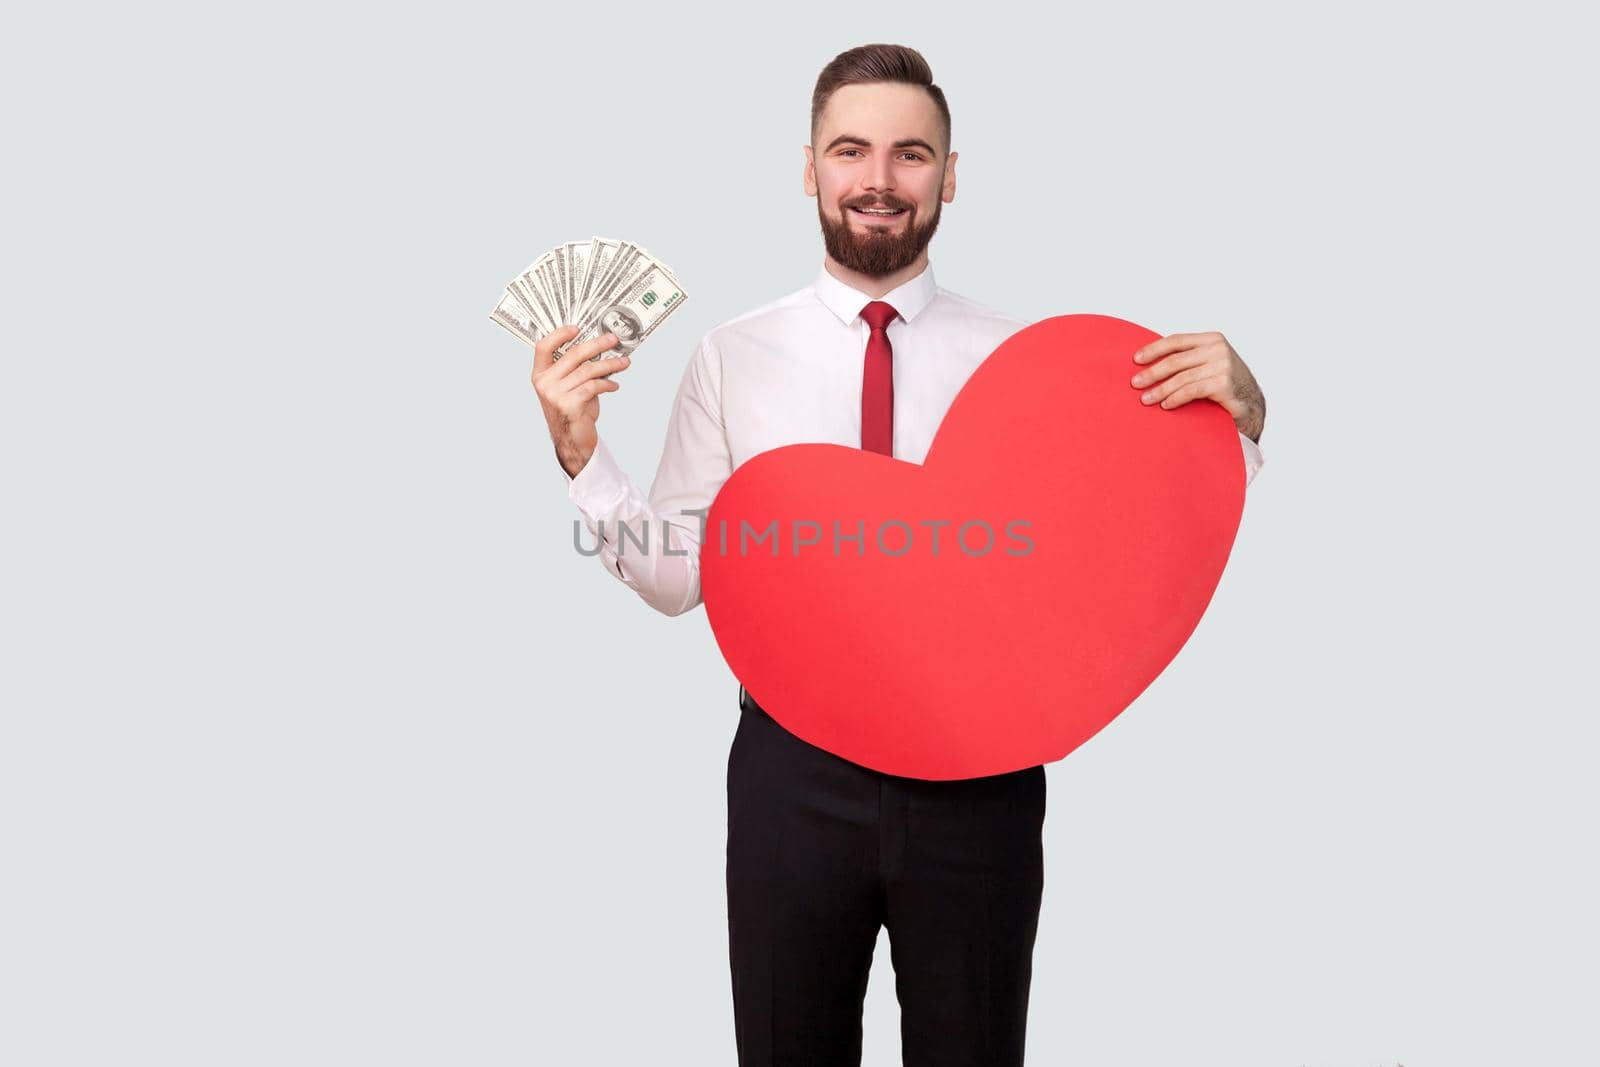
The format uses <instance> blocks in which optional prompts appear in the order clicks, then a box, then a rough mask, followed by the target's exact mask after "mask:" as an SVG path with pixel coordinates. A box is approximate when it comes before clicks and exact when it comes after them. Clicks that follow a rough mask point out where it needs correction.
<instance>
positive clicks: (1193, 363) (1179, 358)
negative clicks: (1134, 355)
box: [1130, 348, 1208, 388]
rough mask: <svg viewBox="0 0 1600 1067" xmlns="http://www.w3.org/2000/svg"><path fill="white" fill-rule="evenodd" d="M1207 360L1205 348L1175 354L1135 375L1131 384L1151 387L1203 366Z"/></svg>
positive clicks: (1190, 349)
mask: <svg viewBox="0 0 1600 1067" xmlns="http://www.w3.org/2000/svg"><path fill="white" fill-rule="evenodd" d="M1207 359H1208V354H1207V350H1206V349H1204V348H1189V349H1185V350H1184V351H1182V352H1174V353H1172V355H1170V356H1168V357H1166V358H1165V359H1163V360H1161V361H1160V362H1159V363H1155V364H1153V365H1151V366H1148V367H1146V368H1144V369H1143V370H1141V371H1140V372H1139V373H1138V374H1135V375H1134V376H1133V378H1132V379H1131V380H1130V384H1132V385H1133V386H1134V387H1136V388H1137V387H1140V386H1145V385H1150V384H1152V383H1154V382H1159V381H1162V380H1163V379H1166V378H1170V377H1171V376H1172V375H1174V374H1176V373H1178V372H1179V371H1181V370H1188V369H1189V368H1190V367H1198V366H1201V365H1203V364H1205V363H1206V362H1207Z"/></svg>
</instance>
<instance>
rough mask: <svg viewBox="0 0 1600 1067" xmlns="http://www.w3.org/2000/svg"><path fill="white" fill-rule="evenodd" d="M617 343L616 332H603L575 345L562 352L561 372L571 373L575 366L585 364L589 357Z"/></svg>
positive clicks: (613, 346) (563, 373) (564, 373)
mask: <svg viewBox="0 0 1600 1067" xmlns="http://www.w3.org/2000/svg"><path fill="white" fill-rule="evenodd" d="M616 344H617V335H616V334H614V333H603V334H601V335H600V336H598V337H591V338H589V339H588V340H587V341H585V342H583V344H581V345H574V346H573V347H572V348H569V349H567V350H566V351H565V352H563V353H561V359H560V366H561V367H562V368H563V369H562V370H561V371H560V374H561V375H563V376H565V375H567V374H571V373H572V368H573V367H578V366H582V365H584V364H585V363H587V362H588V361H589V357H591V356H596V355H599V354H600V353H601V352H604V351H605V350H606V349H608V348H615V347H616Z"/></svg>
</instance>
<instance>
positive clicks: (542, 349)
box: [533, 326, 578, 374]
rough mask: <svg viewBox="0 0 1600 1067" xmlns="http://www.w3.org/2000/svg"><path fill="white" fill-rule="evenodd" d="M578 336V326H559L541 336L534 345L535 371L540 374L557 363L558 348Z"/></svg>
mask: <svg viewBox="0 0 1600 1067" xmlns="http://www.w3.org/2000/svg"><path fill="white" fill-rule="evenodd" d="M576 336H578V328H577V327H576V326H558V327H556V328H555V329H553V330H551V331H550V332H549V333H547V334H545V335H544V336H543V337H541V338H539V340H538V341H537V342H535V344H534V346H533V373H535V374H538V373H539V372H540V371H542V370H546V369H548V368H549V367H550V366H551V365H552V364H553V363H555V361H556V360H555V351H556V348H557V347H558V346H560V345H563V344H566V343H567V342H568V341H570V340H572V339H573V338H574V337H576Z"/></svg>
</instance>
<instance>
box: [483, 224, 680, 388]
mask: <svg viewBox="0 0 1600 1067" xmlns="http://www.w3.org/2000/svg"><path fill="white" fill-rule="evenodd" d="M688 298H689V296H688V294H687V293H685V292H684V291H683V286H681V285H679V284H678V279H677V278H675V277H673V275H672V272H671V271H670V270H668V269H667V268H666V265H665V264H664V263H662V262H661V261H660V260H658V259H656V258H655V257H654V256H652V255H651V254H650V253H649V252H647V251H646V250H645V249H643V248H641V247H640V246H639V245H636V244H631V243H630V242H628V241H616V240H613V239H611V238H609V237H591V238H590V239H589V240H587V241H569V242H567V243H566V244H564V245H557V246H556V247H555V248H552V249H551V250H550V251H548V252H546V253H545V254H544V255H543V256H541V257H540V258H539V259H538V261H537V262H535V263H534V264H533V266H531V267H529V268H528V269H527V270H525V271H523V272H522V273H521V274H520V275H518V276H517V277H515V278H513V279H512V280H511V284H510V285H508V286H506V291H505V295H504V296H502V297H501V298H500V302H499V303H498V304H496V305H495V306H494V310H493V311H491V312H489V318H491V319H492V320H494V321H495V322H497V323H499V324H500V325H501V326H503V327H505V329H506V330H507V331H508V332H509V333H511V334H512V335H513V336H515V337H516V338H517V340H519V341H525V342H527V343H528V344H530V345H531V344H533V343H534V342H536V341H538V340H539V338H541V337H543V336H544V335H545V334H547V333H551V332H553V331H555V330H558V329H560V328H561V327H562V326H576V327H578V333H577V335H576V336H575V337H573V339H572V340H570V341H568V342H567V343H566V344H564V345H562V346H561V347H560V348H559V349H557V350H556V353H555V357H556V358H557V359H560V358H561V355H562V353H564V352H566V350H567V349H569V348H571V347H572V346H573V345H580V344H583V343H584V342H585V341H588V340H590V339H591V338H594V337H598V336H600V335H601V334H605V333H614V334H616V335H617V343H616V344H615V345H613V346H612V347H611V348H608V349H606V350H605V351H604V352H601V353H599V354H598V355H596V356H592V357H591V358H592V359H602V358H609V357H612V356H623V355H629V354H631V353H632V352H633V350H634V349H635V348H638V347H639V345H640V344H641V343H642V342H643V341H644V339H645V338H646V337H649V336H650V334H651V333H653V332H654V331H655V328H656V327H657V326H660V325H661V324H662V323H663V322H665V321H666V318H667V316H668V315H670V314H672V313H673V311H675V310H676V309H677V308H678V307H680V306H681V305H682V304H683V302H684V301H685V300H687V299H688Z"/></svg>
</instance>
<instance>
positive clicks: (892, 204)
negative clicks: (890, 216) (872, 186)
mask: <svg viewBox="0 0 1600 1067" xmlns="http://www.w3.org/2000/svg"><path fill="white" fill-rule="evenodd" d="M842 206H843V207H844V208H845V209H846V210H849V209H850V208H854V207H882V208H888V209H889V210H891V211H894V210H900V211H910V210H911V209H912V208H914V207H916V205H915V204H911V203H908V202H906V201H904V200H900V199H898V198H896V197H892V196H890V197H879V198H878V199H876V200H854V201H851V202H849V203H846V204H843V205H842Z"/></svg>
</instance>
